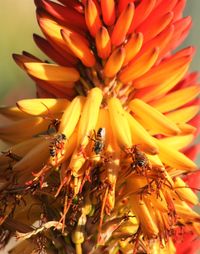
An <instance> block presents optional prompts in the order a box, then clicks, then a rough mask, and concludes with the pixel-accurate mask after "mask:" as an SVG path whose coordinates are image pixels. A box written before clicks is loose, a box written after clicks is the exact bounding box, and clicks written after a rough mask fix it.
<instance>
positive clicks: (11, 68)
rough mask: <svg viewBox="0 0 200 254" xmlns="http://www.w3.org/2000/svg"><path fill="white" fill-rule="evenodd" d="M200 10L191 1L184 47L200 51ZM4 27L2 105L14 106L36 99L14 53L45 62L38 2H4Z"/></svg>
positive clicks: (198, 1) (0, 1)
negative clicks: (38, 44)
mask: <svg viewBox="0 0 200 254" xmlns="http://www.w3.org/2000/svg"><path fill="white" fill-rule="evenodd" d="M199 10H200V0H188V1H187V8H186V11H185V15H192V16H193V28H192V30H191V32H190V35H189V37H188V39H187V40H186V41H185V43H184V46H186V45H190V44H192V45H195V46H196V47H197V48H198V47H199V49H200V23H199ZM0 24H1V25H0V27H1V37H0V104H3V103H7V104H11V103H13V102H15V101H16V100H17V99H19V98H27V97H32V96H34V84H33V82H32V81H31V80H30V78H29V77H28V76H27V75H26V74H25V73H24V72H23V71H22V70H21V69H20V68H19V67H18V66H17V65H16V64H15V62H14V61H13V59H12V53H21V52H22V50H25V51H28V52H30V53H32V54H34V55H36V56H38V57H42V58H43V59H44V55H43V54H42V53H41V52H40V51H39V49H37V47H36V46H35V44H34V42H33V39H32V34H33V33H40V30H39V27H38V24H37V21H36V18H35V6H34V1H33V0H0ZM40 34H41V33H40ZM182 47H183V45H182ZM191 69H193V70H200V50H198V51H197V53H196V55H195V58H194V61H193V63H192V65H191Z"/></svg>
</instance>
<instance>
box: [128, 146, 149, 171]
mask: <svg viewBox="0 0 200 254" xmlns="http://www.w3.org/2000/svg"><path fill="white" fill-rule="evenodd" d="M126 153H127V154H128V155H130V156H131V158H132V163H131V165H130V168H131V170H132V171H136V172H137V173H138V174H141V175H146V173H147V172H146V171H147V170H148V169H150V165H149V160H148V158H147V156H146V155H145V153H143V152H142V151H141V150H140V149H139V148H138V146H137V145H135V146H133V147H132V148H130V149H128V150H127V151H126Z"/></svg>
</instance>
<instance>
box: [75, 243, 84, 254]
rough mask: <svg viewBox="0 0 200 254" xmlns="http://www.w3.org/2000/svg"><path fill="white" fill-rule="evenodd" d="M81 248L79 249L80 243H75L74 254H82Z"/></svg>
mask: <svg viewBox="0 0 200 254" xmlns="http://www.w3.org/2000/svg"><path fill="white" fill-rule="evenodd" d="M82 253H83V252H82V247H81V243H77V244H76V254H82Z"/></svg>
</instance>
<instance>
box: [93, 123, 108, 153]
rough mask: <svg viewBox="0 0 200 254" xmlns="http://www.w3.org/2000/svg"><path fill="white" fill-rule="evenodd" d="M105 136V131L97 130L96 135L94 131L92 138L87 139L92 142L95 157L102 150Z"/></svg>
mask: <svg viewBox="0 0 200 254" xmlns="http://www.w3.org/2000/svg"><path fill="white" fill-rule="evenodd" d="M105 136H106V129H105V128H99V129H98V131H97V133H96V132H95V130H94V138H91V137H89V138H90V139H91V140H92V141H94V146H93V151H94V153H95V154H96V155H98V154H100V153H101V152H102V151H103V149H104V146H105Z"/></svg>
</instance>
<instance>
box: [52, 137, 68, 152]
mask: <svg viewBox="0 0 200 254" xmlns="http://www.w3.org/2000/svg"><path fill="white" fill-rule="evenodd" d="M66 139H67V138H66V136H65V134H63V133H59V134H58V135H57V136H56V137H55V138H54V139H53V141H52V142H51V145H50V146H49V153H50V156H51V157H56V156H57V154H58V151H62V150H63V148H64V143H65V140H66Z"/></svg>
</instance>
